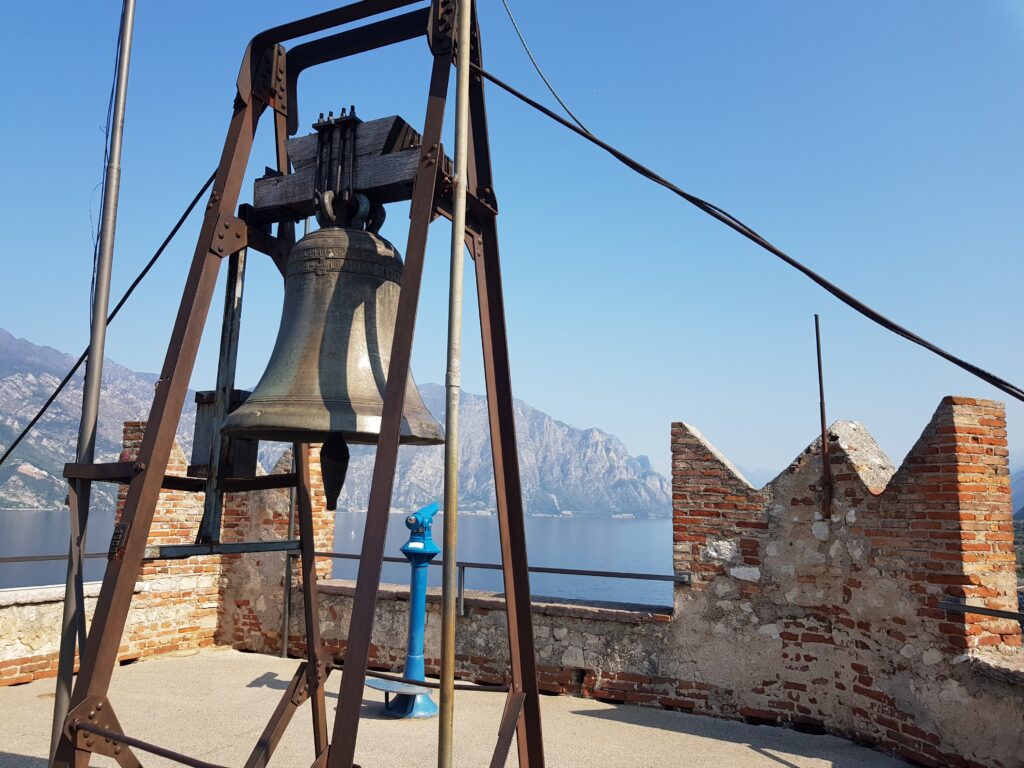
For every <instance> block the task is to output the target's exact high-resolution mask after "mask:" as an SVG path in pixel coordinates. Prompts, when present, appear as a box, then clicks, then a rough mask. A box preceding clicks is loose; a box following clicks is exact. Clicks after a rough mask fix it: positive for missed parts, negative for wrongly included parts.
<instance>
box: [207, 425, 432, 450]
mask: <svg viewBox="0 0 1024 768" xmlns="http://www.w3.org/2000/svg"><path fill="white" fill-rule="evenodd" d="M221 434H222V435H226V436H228V437H237V438H243V439H247V440H267V441H269V442H275V443H322V442H324V441H326V440H327V438H328V437H329V436H331V435H341V436H342V438H344V440H345V442H346V443H348V444H349V445H377V441H378V439H379V437H380V435H378V434H377V433H376V432H351V431H347V430H341V431H338V432H330V431H322V430H300V429H261V428H260V427H256V426H253V427H243V428H232V427H227V426H226V427H223V428H222V429H221ZM444 442H445V440H444V435H443V434H438V435H436V436H434V435H413V434H409V433H405V432H403V433H402V435H401V436H400V437H399V440H398V443H399V445H416V446H429V445H444Z"/></svg>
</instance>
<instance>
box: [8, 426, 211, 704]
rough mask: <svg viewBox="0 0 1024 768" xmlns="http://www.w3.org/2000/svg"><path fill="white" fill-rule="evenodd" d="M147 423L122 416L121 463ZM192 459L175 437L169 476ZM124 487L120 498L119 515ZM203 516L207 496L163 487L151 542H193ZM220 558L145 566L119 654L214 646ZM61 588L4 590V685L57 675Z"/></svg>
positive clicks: (91, 589) (90, 588)
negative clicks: (124, 419)
mask: <svg viewBox="0 0 1024 768" xmlns="http://www.w3.org/2000/svg"><path fill="white" fill-rule="evenodd" d="M144 429H145V423H144V422H138V421H134V422H125V425H124V446H123V450H122V452H121V456H120V460H121V461H133V460H134V459H135V458H136V457H137V455H138V451H139V446H140V445H141V444H142V433H143V431H144ZM187 465H188V462H187V460H186V458H185V454H184V453H183V452H182V450H181V447H180V446H179V445H178V444H177V442H175V444H174V447H173V449H172V451H171V458H170V461H169V462H168V465H167V474H172V475H184V474H185V473H186V469H187ZM124 497H125V488H122V489H121V493H120V494H119V500H118V510H117V513H116V515H117V518H120V514H121V505H122V504H123V503H124ZM202 514H203V494H193V493H182V492H179V491H162V492H161V493H160V500H159V502H158V504H157V508H156V512H155V513H154V516H153V527H152V530H151V534H150V537H149V543H150V544H153V545H155V544H183V543H191V542H192V540H193V538H194V536H195V530H196V528H197V527H198V525H199V520H200V519H201V517H202ZM220 578H221V566H220V563H219V562H218V558H192V559H188V560H171V561H155V562H151V563H146V564H144V565H143V566H142V571H141V573H140V575H139V579H138V582H137V583H136V586H135V598H134V600H133V602H132V609H131V612H130V613H129V615H128V622H127V626H126V627H125V633H124V636H123V638H122V641H121V646H120V650H119V651H118V659H119V660H120V661H121V663H129V662H131V661H135V660H137V659H142V658H148V657H151V656H155V655H159V654H162V653H168V652H172V651H180V650H188V649H193V648H205V647H207V646H211V645H213V642H214V633H215V632H216V629H217V615H218V608H219V605H220ZM98 587H99V585H98V584H90V585H87V588H86V615H87V617H88V619H89V620H90V621H91V620H92V612H93V610H94V609H95V606H96V596H97V595H98V593H99V589H98ZM63 593H64V589H63V587H57V588H54V587H44V588H39V589H23V590H3V591H0V636H2V637H3V638H4V642H3V645H2V647H0V685H14V684H17V683H23V682H28V681H30V680H33V679H36V678H41V677H53V676H55V675H56V674H57V656H58V651H59V646H60V642H59V634H60V623H61V614H62V611H63V597H64V594H63Z"/></svg>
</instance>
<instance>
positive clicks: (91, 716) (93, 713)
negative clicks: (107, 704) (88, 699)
mask: <svg viewBox="0 0 1024 768" xmlns="http://www.w3.org/2000/svg"><path fill="white" fill-rule="evenodd" d="M89 719H90V720H95V719H96V710H95V709H90V710H89Z"/></svg>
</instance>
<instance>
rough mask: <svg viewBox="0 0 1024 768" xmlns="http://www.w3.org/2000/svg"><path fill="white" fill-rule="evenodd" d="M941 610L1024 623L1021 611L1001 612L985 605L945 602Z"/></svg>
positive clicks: (940, 606)
mask: <svg viewBox="0 0 1024 768" xmlns="http://www.w3.org/2000/svg"><path fill="white" fill-rule="evenodd" d="M939 608H940V609H942V610H944V611H952V612H953V613H974V614H977V615H978V616H994V617H995V618H997V619H1010V620H1012V621H1019V622H1021V623H1024V612H1020V611H1001V610H999V609H997V608H986V607H985V606H983V605H968V604H967V603H963V602H954V601H952V600H943V601H942V602H940V603H939Z"/></svg>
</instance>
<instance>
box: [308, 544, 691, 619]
mask: <svg viewBox="0 0 1024 768" xmlns="http://www.w3.org/2000/svg"><path fill="white" fill-rule="evenodd" d="M288 554H289V556H290V557H298V555H299V553H298V552H289V553H288ZM315 554H316V556H317V557H330V558H333V559H336V560H359V558H360V556H359V555H356V554H350V553H347V552H317V553H315ZM384 562H385V563H401V564H404V565H408V564H409V561H408V560H407V559H406V558H404V557H385V558H384ZM430 565H433V566H438V567H440V566H441V565H443V562H442V561H441V560H432V561H431V562H430ZM455 568H456V570H457V572H458V579H457V593H458V598H457V599H458V612H459V615H460V616H465V615H466V570H467V569H473V570H482V571H500V570H501V565H500V564H498V563H477V562H472V561H468V560H457V561H456V562H455ZM527 570H528V571H529V572H530V573H548V574H557V575H562V576H592V577H595V578H604V579H633V580H637V581H668V582H672V583H674V584H681V585H683V586H689V584H690V582H691V576H690V574H689V573H686V572H682V573H674V574H669V573H634V572H630V571H595V570H589V569H582V568H550V567H547V566H542V565H531V566H530V567H529V568H528V569H527Z"/></svg>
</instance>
